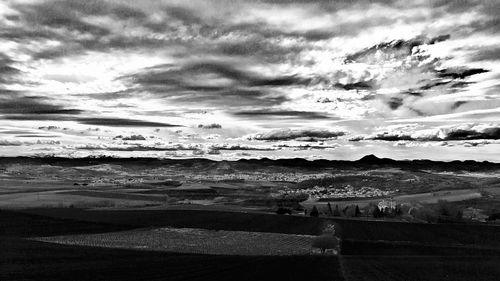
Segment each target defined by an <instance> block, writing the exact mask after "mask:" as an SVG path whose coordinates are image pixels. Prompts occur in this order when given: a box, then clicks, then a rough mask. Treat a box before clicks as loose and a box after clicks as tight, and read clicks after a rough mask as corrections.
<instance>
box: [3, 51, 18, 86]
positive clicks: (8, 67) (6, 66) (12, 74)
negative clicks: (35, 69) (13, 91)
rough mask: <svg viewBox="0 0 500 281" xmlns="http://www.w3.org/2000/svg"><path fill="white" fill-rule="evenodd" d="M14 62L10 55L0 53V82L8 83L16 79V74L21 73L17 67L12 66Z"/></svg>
mask: <svg viewBox="0 0 500 281" xmlns="http://www.w3.org/2000/svg"><path fill="white" fill-rule="evenodd" d="M14 63H15V61H14V60H12V59H11V58H10V57H8V56H7V55H5V54H2V53H0V84H8V83H11V82H15V81H16V79H15V78H16V76H17V75H18V74H20V73H21V71H20V70H19V69H17V68H16V67H14V66H12V65H13V64H14Z"/></svg>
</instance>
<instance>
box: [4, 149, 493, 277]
mask: <svg viewBox="0 0 500 281" xmlns="http://www.w3.org/2000/svg"><path fill="white" fill-rule="evenodd" d="M384 161H385V160H384ZM410 164H411V165H410ZM457 165H458V166H457ZM0 171H1V173H0V226H1V227H0V241H1V242H0V252H1V253H2V255H0V267H1V270H0V280H68V276H71V280H139V279H141V280H144V279H146V280H235V276H237V277H238V278H237V280H310V279H312V278H314V279H315V280H422V281H423V280H426V281H427V280H494V279H493V278H492V276H498V274H500V272H499V269H498V266H497V265H498V264H499V263H500V241H499V240H498V237H500V226H498V224H496V223H494V222H482V223H480V222H475V221H471V220H468V221H466V220H461V221H455V223H424V222H419V221H418V220H410V221H411V222H407V221H406V220H404V219H402V216H401V217H396V216H394V217H383V218H373V217H369V216H368V215H364V216H361V217H350V216H347V215H342V216H332V215H328V214H326V213H325V211H326V208H327V204H328V202H330V203H331V204H334V205H335V204H337V203H338V204H339V205H341V206H342V204H351V205H352V204H358V205H359V206H360V207H362V206H363V203H365V204H366V205H368V204H370V203H376V202H377V201H378V200H381V199H384V198H387V199H392V200H396V201H399V202H405V203H407V204H409V205H410V206H411V207H414V206H418V208H431V207H428V206H432V205H433V204H434V205H436V203H437V202H438V201H439V200H447V201H449V203H450V204H455V205H454V206H460V207H461V208H469V207H474V208H477V209H478V210H479V212H484V213H485V214H493V213H497V212H499V209H498V207H499V206H500V197H499V196H500V195H499V194H500V191H499V190H500V185H499V183H500V181H499V180H498V171H500V169H499V168H498V167H497V166H495V165H493V164H491V165H490V164H488V165H486V164H482V163H475V164H474V163H472V164H471V163H458V164H457V163H438V164H436V163H427V162H423V163H420V162H411V163H406V162H397V163H393V162H389V163H385V162H383V163H378V162H377V163H375V164H373V163H363V162H357V163H342V162H321V161H320V162H307V163H302V162H301V161H300V160H294V161H291V160H290V161H284V160H283V161H281V160H280V161H275V162H273V161H270V160H260V161H253V160H248V161H237V162H214V161H208V160H178V161H174V160H154V159H153V160H151V159H150V160H144V159H128V160H120V159H0ZM311 184H312V186H309V185H311ZM316 186H317V187H316ZM345 187H348V188H345ZM304 190H313V191H319V192H320V193H319V194H323V193H326V194H328V195H332V196H333V198H323V199H325V201H323V202H320V201H319V200H317V199H318V198H309V200H306V201H304V202H302V203H301V204H302V205H303V206H306V207H312V206H316V207H318V208H319V209H320V215H319V217H311V216H309V215H304V211H303V210H301V209H300V206H299V207H298V208H297V209H295V207H294V209H291V213H292V215H277V214H276V208H277V204H278V203H283V202H284V201H283V202H282V201H278V200H279V196H280V195H282V194H284V193H287V192H289V193H290V194H292V193H295V192H296V193H298V194H301V193H303V191H304ZM309 195H310V194H309ZM313 195H315V194H313ZM353 195H354V198H351V196H353ZM292 197H293V196H292ZM337 199H338V201H336V200H337ZM285 203H286V202H285ZM308 204H309V205H308ZM297 205H298V204H297ZM289 208H292V207H289ZM363 211H364V210H363ZM407 217H408V216H407ZM330 224H334V225H335V228H336V233H337V235H338V236H340V237H341V239H342V248H341V252H340V255H338V256H337V255H331V254H327V255H322V254H319V253H318V252H317V251H314V250H313V249H312V247H311V245H312V241H313V239H314V237H316V236H318V235H320V234H321V233H322V231H323V229H324V228H325V226H326V225H330Z"/></svg>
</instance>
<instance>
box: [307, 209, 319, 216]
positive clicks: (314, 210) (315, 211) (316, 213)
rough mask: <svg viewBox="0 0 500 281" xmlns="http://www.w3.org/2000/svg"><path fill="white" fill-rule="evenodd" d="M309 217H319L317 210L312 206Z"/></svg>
mask: <svg viewBox="0 0 500 281" xmlns="http://www.w3.org/2000/svg"><path fill="white" fill-rule="evenodd" d="M309 215H310V216H311V217H319V212H318V208H316V206H313V207H312V210H311V213H309Z"/></svg>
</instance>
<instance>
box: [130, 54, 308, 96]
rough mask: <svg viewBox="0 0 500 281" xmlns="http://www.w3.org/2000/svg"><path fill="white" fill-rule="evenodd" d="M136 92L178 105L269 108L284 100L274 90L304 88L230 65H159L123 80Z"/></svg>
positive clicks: (299, 80) (294, 79)
mask: <svg viewBox="0 0 500 281" xmlns="http://www.w3.org/2000/svg"><path fill="white" fill-rule="evenodd" d="M122 79H123V80H124V81H126V82H127V83H129V85H130V86H131V87H133V88H134V89H135V90H136V91H142V92H147V93H151V94H154V95H156V96H158V97H164V98H169V99H170V100H171V101H175V102H180V103H195V102H196V103H200V102H201V103H205V104H211V105H226V106H251V105H260V106H272V105H279V104H281V103H283V102H285V101H287V98H286V96H285V95H284V94H281V93H279V92H277V91H275V90H274V89H275V88H276V87H283V86H291V85H306V84H308V83H309V81H308V80H307V79H303V78H300V77H297V76H276V77H270V76H264V75H261V74H258V73H254V72H251V71H247V70H244V69H241V68H238V67H236V66H234V65H232V64H230V63H229V62H215V61H209V62H206V61H205V62H194V63H188V64H186V65H183V66H180V67H177V66H172V65H159V66H156V67H151V68H147V69H144V70H143V71H140V72H139V73H136V74H132V75H128V76H124V77H122Z"/></svg>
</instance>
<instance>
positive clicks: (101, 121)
mask: <svg viewBox="0 0 500 281" xmlns="http://www.w3.org/2000/svg"><path fill="white" fill-rule="evenodd" d="M75 121H77V122H79V123H81V124H86V125H95V126H109V127H182V126H181V125H173V124H168V123H160V122H150V121H143V120H136V119H125V118H107V117H106V118H99V117H95V118H78V119H76V120H75Z"/></svg>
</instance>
